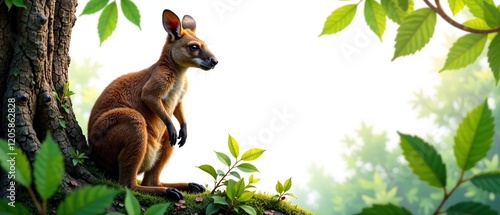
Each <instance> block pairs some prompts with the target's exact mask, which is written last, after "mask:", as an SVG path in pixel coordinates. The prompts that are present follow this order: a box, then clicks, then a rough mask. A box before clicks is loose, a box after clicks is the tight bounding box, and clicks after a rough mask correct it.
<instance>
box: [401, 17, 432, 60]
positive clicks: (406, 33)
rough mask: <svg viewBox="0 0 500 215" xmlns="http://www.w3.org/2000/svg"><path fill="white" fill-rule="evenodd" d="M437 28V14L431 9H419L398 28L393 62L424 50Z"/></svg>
mask: <svg viewBox="0 0 500 215" xmlns="http://www.w3.org/2000/svg"><path fill="white" fill-rule="evenodd" d="M435 26H436V13H435V12H434V11H433V10H431V9H428V8H422V9H418V10H416V11H414V12H412V13H411V14H410V15H408V16H407V17H406V18H405V19H404V20H403V21H402V22H401V25H400V26H399V28H398V34H397V35H396V44H395V45H394V48H395V51H394V57H393V58H392V60H395V59H396V58H398V57H400V56H405V55H409V54H413V53H415V52H417V51H419V50H420V49H422V48H423V47H424V46H425V45H426V44H427V43H428V42H429V41H430V39H431V37H432V35H433V34H434V27H435Z"/></svg>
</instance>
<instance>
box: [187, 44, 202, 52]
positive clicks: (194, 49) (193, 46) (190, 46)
mask: <svg viewBox="0 0 500 215" xmlns="http://www.w3.org/2000/svg"><path fill="white" fill-rule="evenodd" d="M189 49H191V51H198V50H199V49H200V46H198V45H196V44H192V45H189Z"/></svg>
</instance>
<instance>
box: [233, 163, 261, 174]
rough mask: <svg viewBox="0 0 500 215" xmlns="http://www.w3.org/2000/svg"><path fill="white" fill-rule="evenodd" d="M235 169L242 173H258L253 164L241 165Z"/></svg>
mask: <svg viewBox="0 0 500 215" xmlns="http://www.w3.org/2000/svg"><path fill="white" fill-rule="evenodd" d="M237 168H238V169H239V170H241V171H243V172H247V173H251V172H258V171H259V170H257V167H255V166H254V165H253V164H250V163H242V164H240V165H238V166H237Z"/></svg>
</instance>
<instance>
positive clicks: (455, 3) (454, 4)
mask: <svg viewBox="0 0 500 215" xmlns="http://www.w3.org/2000/svg"><path fill="white" fill-rule="evenodd" d="M448 5H449V6H450V9H451V12H452V13H453V15H456V14H457V13H458V12H460V11H461V10H462V9H464V7H465V1H464V0H448Z"/></svg>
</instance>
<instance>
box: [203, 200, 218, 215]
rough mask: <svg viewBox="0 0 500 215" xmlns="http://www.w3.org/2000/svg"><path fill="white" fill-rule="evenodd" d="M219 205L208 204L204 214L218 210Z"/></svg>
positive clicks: (209, 214) (210, 214) (208, 214)
mask: <svg viewBox="0 0 500 215" xmlns="http://www.w3.org/2000/svg"><path fill="white" fill-rule="evenodd" d="M220 208H221V206H220V205H216V204H214V203H210V204H208V206H207V208H206V209H205V215H212V214H215V213H217V212H218V211H219V210H220Z"/></svg>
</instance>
